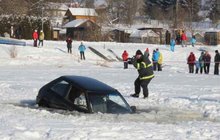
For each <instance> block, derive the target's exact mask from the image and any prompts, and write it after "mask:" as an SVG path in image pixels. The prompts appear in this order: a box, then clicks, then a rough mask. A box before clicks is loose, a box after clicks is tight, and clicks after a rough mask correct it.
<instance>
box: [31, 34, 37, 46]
mask: <svg viewBox="0 0 220 140" xmlns="http://www.w3.org/2000/svg"><path fill="white" fill-rule="evenodd" d="M32 37H33V40H34V47H37V40H38V33H37V30H34V32H33V34H32Z"/></svg>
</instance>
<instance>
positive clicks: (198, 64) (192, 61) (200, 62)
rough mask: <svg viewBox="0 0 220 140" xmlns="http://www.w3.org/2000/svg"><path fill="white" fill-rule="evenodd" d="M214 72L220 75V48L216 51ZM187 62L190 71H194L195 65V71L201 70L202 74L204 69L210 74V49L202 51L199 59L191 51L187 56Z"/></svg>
mask: <svg viewBox="0 0 220 140" xmlns="http://www.w3.org/2000/svg"><path fill="white" fill-rule="evenodd" d="M214 63H215V66H214V74H215V75H219V63H220V55H219V52H218V50H216V51H215V57H214ZM187 64H188V67H189V73H194V66H195V68H196V70H195V73H196V74H197V73H198V72H199V71H200V73H201V74H202V73H203V70H204V73H205V74H209V69H210V64H211V55H210V54H209V52H208V51H202V52H201V55H200V56H199V58H198V59H196V56H195V54H194V53H193V52H190V54H189V56H188V58H187Z"/></svg>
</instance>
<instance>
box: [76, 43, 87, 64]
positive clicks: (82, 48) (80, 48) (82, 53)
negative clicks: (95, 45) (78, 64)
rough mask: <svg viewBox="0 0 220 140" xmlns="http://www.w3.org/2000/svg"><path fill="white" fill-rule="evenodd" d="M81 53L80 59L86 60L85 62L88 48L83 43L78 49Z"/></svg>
mask: <svg viewBox="0 0 220 140" xmlns="http://www.w3.org/2000/svg"><path fill="white" fill-rule="evenodd" d="M78 50H79V52H80V59H81V60H82V59H84V60H85V53H84V52H85V50H86V47H85V45H83V43H82V42H81V44H80V45H79V48H78Z"/></svg>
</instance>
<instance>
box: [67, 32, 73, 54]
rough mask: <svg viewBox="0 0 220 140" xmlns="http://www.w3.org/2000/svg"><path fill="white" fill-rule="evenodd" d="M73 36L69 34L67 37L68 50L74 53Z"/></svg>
mask: <svg viewBox="0 0 220 140" xmlns="http://www.w3.org/2000/svg"><path fill="white" fill-rule="evenodd" d="M72 42H73V41H72V38H71V37H70V36H69V37H67V39H66V46H67V52H68V53H70V54H72Z"/></svg>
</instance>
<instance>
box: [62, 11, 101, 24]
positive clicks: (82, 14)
mask: <svg viewBox="0 0 220 140" xmlns="http://www.w3.org/2000/svg"><path fill="white" fill-rule="evenodd" d="M97 16H98V14H97V13H96V11H95V9H91V8H69V9H68V10H67V11H66V13H65V18H64V22H66V23H67V22H70V21H72V20H76V19H89V20H91V21H93V22H96V20H97Z"/></svg>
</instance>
